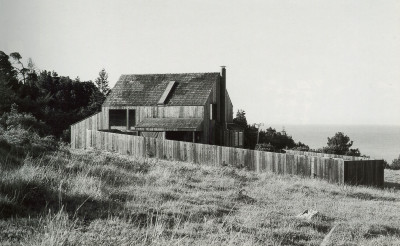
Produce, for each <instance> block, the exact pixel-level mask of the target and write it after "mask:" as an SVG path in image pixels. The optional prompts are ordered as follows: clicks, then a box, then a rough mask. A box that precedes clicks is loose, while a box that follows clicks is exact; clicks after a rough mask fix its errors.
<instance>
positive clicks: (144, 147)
mask: <svg viewBox="0 0 400 246" xmlns="http://www.w3.org/2000/svg"><path fill="white" fill-rule="evenodd" d="M92 117H94V118H96V117H97V116H96V117H95V116H92ZM96 119H98V118H96ZM78 124H79V123H78ZM88 125H89V126H90V125H91V126H92V128H93V127H94V126H95V125H98V121H97V122H93V121H91V124H88ZM72 134H75V137H73V138H74V142H73V143H72V144H71V145H72V146H73V148H96V149H102V150H107V151H114V152H118V153H120V154H127V155H133V156H136V157H155V158H159V159H167V160H174V161H186V162H193V163H198V164H206V165H211V166H221V165H232V166H235V167H238V168H247V169H249V170H252V171H257V172H274V173H278V174H291V175H299V176H302V177H311V178H318V179H324V180H327V181H328V182H331V183H338V184H344V183H346V184H360V185H369V186H378V187H383V180H384V176H383V175H384V174H383V168H384V167H383V161H382V160H357V161H351V160H344V159H342V158H328V157H320V156H311V155H296V154H282V153H273V152H264V151H256V150H248V149H240V148H231V147H222V146H217V145H207V144H198V143H189V142H180V141H172V140H161V139H154V138H143V137H138V136H131V135H123V134H117V133H109V132H101V131H97V130H85V131H80V130H79V131H75V128H74V129H73V131H72ZM77 134H81V135H80V136H83V137H79V136H76V135H77Z"/></svg>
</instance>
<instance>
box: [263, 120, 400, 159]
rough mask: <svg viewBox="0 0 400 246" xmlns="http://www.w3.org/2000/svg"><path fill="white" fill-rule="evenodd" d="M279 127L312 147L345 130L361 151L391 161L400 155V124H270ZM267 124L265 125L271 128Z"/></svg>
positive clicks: (319, 146)
mask: <svg viewBox="0 0 400 246" xmlns="http://www.w3.org/2000/svg"><path fill="white" fill-rule="evenodd" d="M270 126H271V127H272V128H275V129H276V130H277V131H282V129H283V128H284V129H285V131H286V133H287V134H288V135H290V136H292V138H293V140H294V141H295V142H299V141H300V142H302V143H305V144H307V145H308V146H309V147H310V148H312V149H318V148H322V147H324V146H327V142H328V139H327V138H328V137H333V136H334V135H335V133H336V132H343V133H344V134H345V135H347V136H348V137H350V140H352V141H353V146H352V147H351V148H358V149H359V150H360V152H361V154H364V155H367V156H370V157H372V158H375V159H385V160H386V161H388V163H389V164H390V163H392V160H393V159H395V158H398V157H399V155H400V126H386V125H277V124H274V125H270ZM268 127H269V126H268V124H265V126H264V127H263V128H268Z"/></svg>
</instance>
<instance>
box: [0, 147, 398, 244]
mask: <svg viewBox="0 0 400 246" xmlns="http://www.w3.org/2000/svg"><path fill="white" fill-rule="evenodd" d="M0 172H1V176H0V244H1V245H13V244H17V245H18V244H29V245H61V244H64V245H172V244H176V245H232V244H237V245H319V244H320V243H321V242H322V240H323V239H324V237H325V235H326V234H328V232H329V231H330V230H331V228H332V227H333V226H335V225H338V226H337V228H338V229H336V230H335V232H334V235H333V236H332V238H331V241H332V242H333V244H340V243H344V242H346V243H355V244H364V245H376V244H380V243H385V244H400V229H399V228H400V206H399V205H400V203H399V202H400V193H399V191H397V190H394V189H385V190H379V189H372V188H365V187H352V186H338V185H333V184H329V183H326V182H323V181H319V180H310V179H301V178H299V177H290V176H278V175H275V174H270V173H264V174H256V173H254V172H248V171H245V170H238V169H235V168H232V167H229V166H227V167H209V166H199V165H194V164H190V163H178V162H169V161H159V160H154V159H142V160H137V159H133V158H130V157H125V156H119V155H116V154H110V153H101V152H96V151H89V152H87V151H70V150H68V149H65V150H62V151H58V152H56V153H54V154H50V155H45V156H43V157H41V158H36V159H30V158H27V159H25V160H24V163H23V164H21V165H19V166H17V165H16V166H14V167H10V165H3V164H2V165H1V166H0ZM306 209H313V210H317V211H319V216H317V217H315V218H314V219H312V220H305V219H300V218H296V215H297V214H299V213H302V212H303V211H304V210H306Z"/></svg>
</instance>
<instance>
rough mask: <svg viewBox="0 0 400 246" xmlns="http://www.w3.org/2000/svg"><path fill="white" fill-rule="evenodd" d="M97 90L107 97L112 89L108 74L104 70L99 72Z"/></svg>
mask: <svg viewBox="0 0 400 246" xmlns="http://www.w3.org/2000/svg"><path fill="white" fill-rule="evenodd" d="M95 82H96V85H97V88H99V91H100V92H101V93H102V94H103V95H104V96H107V95H108V94H109V93H110V91H111V89H110V87H109V85H108V74H107V72H106V70H105V69H104V68H103V69H102V70H101V71H100V72H99V77H98V78H97V79H96V80H95Z"/></svg>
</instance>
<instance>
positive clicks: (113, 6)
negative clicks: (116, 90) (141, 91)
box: [0, 0, 400, 125]
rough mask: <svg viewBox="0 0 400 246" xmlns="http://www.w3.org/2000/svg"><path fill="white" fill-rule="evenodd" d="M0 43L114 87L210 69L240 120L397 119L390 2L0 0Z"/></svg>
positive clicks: (394, 20) (398, 43) (397, 42)
mask: <svg viewBox="0 0 400 246" xmlns="http://www.w3.org/2000/svg"><path fill="white" fill-rule="evenodd" d="M0 35H1V37H0V50H2V51H4V52H5V53H7V54H9V53H11V52H14V51H16V52H19V53H20V54H21V55H22V57H23V59H24V61H26V60H27V59H28V58H29V57H30V58H32V59H33V61H34V62H35V64H36V66H37V67H38V68H39V69H46V70H54V71H56V72H57V73H58V74H59V75H64V76H70V77H71V78H76V77H77V76H79V77H80V78H81V80H94V79H95V78H96V77H97V75H98V72H99V71H100V70H101V68H103V67H104V68H105V69H106V71H107V72H108V73H109V80H110V83H111V85H112V86H113V85H114V84H115V82H116V81H117V79H118V77H119V76H120V75H121V74H135V73H137V74H144V73H186V72H218V71H219V70H220V67H219V66H221V65H225V66H227V88H228V90H229V94H230V97H231V99H232V102H233V105H234V110H235V111H236V110H237V109H243V110H245V111H246V115H247V119H248V121H249V123H258V122H264V123H265V124H267V125H268V124H282V125H284V124H390V125H400V1H398V0H330V1H324V0H315V1H308V0H306V1H303V0H290V1H289V0H279V1H278V0H276V1H249V0H247V1H232V0H229V1H207V0H198V1H190V0H181V1H172V0H171V1H168V0H160V1H155V0H143V1H99V0H96V1H84V0H81V1H71V0H69V1H51V0H49V1H36V0H31V1H16V0H10V1H6V0H0Z"/></svg>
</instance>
